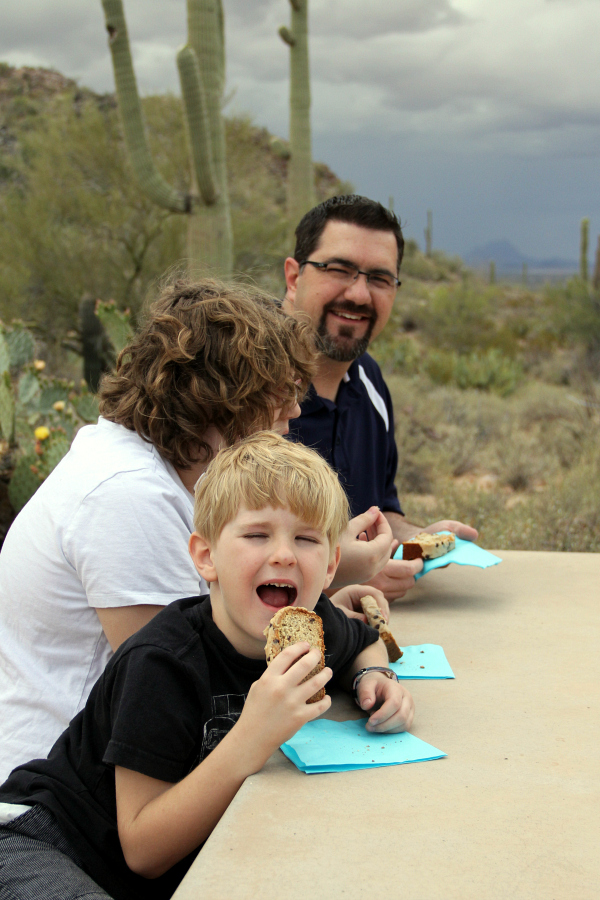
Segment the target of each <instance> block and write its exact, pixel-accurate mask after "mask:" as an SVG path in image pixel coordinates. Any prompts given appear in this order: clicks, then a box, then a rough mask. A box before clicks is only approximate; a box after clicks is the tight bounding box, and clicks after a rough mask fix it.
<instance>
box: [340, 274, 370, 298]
mask: <svg viewBox="0 0 600 900" xmlns="http://www.w3.org/2000/svg"><path fill="white" fill-rule="evenodd" d="M344 297H346V299H347V300H354V302H355V303H362V304H368V305H369V306H371V305H372V304H373V298H372V297H371V291H370V290H369V285H368V284H367V276H366V275H364V274H363V273H362V272H359V273H358V275H357V277H356V278H355V279H354V281H352V282H350V284H349V285H348V287H347V288H346V290H345V291H344Z"/></svg>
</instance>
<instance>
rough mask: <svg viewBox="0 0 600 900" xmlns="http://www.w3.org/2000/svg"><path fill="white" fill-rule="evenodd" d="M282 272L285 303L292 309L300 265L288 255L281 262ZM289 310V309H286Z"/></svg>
mask: <svg viewBox="0 0 600 900" xmlns="http://www.w3.org/2000/svg"><path fill="white" fill-rule="evenodd" d="M283 272H284V275H285V286H286V294H285V299H286V305H287V306H288V307H291V308H292V309H293V307H294V300H295V299H296V287H297V284H298V276H299V275H300V266H299V264H298V261H297V260H295V259H294V258H293V256H288V258H287V259H286V261H285V262H284V264H283ZM288 311H289V309H288Z"/></svg>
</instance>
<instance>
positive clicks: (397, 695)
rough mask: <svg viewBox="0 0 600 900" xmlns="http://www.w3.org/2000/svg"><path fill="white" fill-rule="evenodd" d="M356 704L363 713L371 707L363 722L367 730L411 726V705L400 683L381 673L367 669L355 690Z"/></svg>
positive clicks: (393, 730)
mask: <svg viewBox="0 0 600 900" xmlns="http://www.w3.org/2000/svg"><path fill="white" fill-rule="evenodd" d="M356 692H357V694H358V705H359V706H360V708H361V709H362V710H364V712H369V710H372V709H373V708H374V707H377V709H376V711H375V712H373V713H372V714H371V716H370V717H369V721H368V722H367V726H366V727H367V731H374V732H382V733H383V732H388V733H397V732H399V731H408V730H409V728H410V726H411V725H412V722H413V718H414V714H415V704H414V701H413V698H412V697H411V695H410V693H409V692H408V691H407V690H406V688H404V687H402V685H401V684H400V682H398V681H392V680H391V678H386V676H385V675H384V674H383V673H382V672H367V674H366V675H363V677H362V678H361V680H360V681H359V683H358V687H357V689H356Z"/></svg>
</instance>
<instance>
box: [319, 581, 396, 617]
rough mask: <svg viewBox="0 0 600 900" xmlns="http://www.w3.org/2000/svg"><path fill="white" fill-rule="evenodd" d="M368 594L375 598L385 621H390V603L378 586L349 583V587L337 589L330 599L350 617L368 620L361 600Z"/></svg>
mask: <svg viewBox="0 0 600 900" xmlns="http://www.w3.org/2000/svg"><path fill="white" fill-rule="evenodd" d="M367 594H368V595H369V596H371V597H374V598H375V600H376V601H377V605H378V606H379V609H380V610H381V613H382V615H383V617H384V619H385V621H386V622H389V620H390V605H389V603H388V602H387V600H386V599H385V597H384V595H383V593H382V592H381V591H378V590H377V588H374V587H372V585H365V584H349V585H348V586H347V587H344V588H341V589H340V590H339V591H336V592H335V594H332V595H331V596H330V598H329V599H330V600H331V602H332V603H333V605H334V606H337V607H339V608H340V609H341V610H342V611H343V612H345V613H346V615H347V616H348V618H349V619H360V620H361V622H366V621H367V617H366V616H365V614H364V612H363V609H362V606H361V605H360V600H361V597H366V596H367Z"/></svg>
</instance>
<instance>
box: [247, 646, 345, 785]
mask: <svg viewBox="0 0 600 900" xmlns="http://www.w3.org/2000/svg"><path fill="white" fill-rule="evenodd" d="M320 658H321V657H320V653H319V651H318V650H317V649H316V648H315V647H313V648H311V646H310V644H309V643H308V642H307V641H299V642H298V643H297V644H293V645H292V646H291V647H286V648H285V650H282V651H281V653H280V654H279V656H277V657H276V658H275V659H274V660H273V662H272V663H271V664H270V666H269V667H268V669H267V671H266V672H264V673H263V674H262V675H261V677H260V678H259V679H258V681H255V682H254V684H253V685H252V687H251V688H250V690H249V692H248V697H247V699H246V702H245V704H244V709H243V710H242V714H241V716H240V718H239V720H238V722H237V723H236V725H235V726H234V729H235V730H236V731H237V732H238V733H239V732H244V733H245V742H246V743H245V746H246V747H247V753H248V754H249V756H251V757H254V756H256V763H255V764H253V765H252V769H253V771H258V770H259V769H261V768H262V766H263V765H264V763H265V762H266V760H267V759H268V758H269V756H270V755H271V753H274V752H275V750H276V749H277V748H278V747H280V746H281V744H283V743H285V741H287V740H289V739H290V738H291V737H292V736H293V735H294V734H296V732H297V731H298V729H299V728H301V727H302V726H303V725H305V724H306V723H307V722H310V721H311V720H312V719H316V718H317V717H318V716H320V715H322V713H324V712H326V711H327V710H328V709H329V707H330V706H331V697H329V696H327V695H326V696H325V697H324V698H323V700H319V701H318V702H317V703H307V702H306V701H307V700H308V699H309V697H312V696H313V694H316V693H317V691H320V690H321V688H322V687H325V685H326V684H327V682H328V681H329V679H330V678H331V676H332V675H333V672H332V671H331V669H329V668H327V667H325V668H324V669H322V671H321V672H318V673H317V674H316V675H313V677H312V678H310V679H309V680H308V681H305V682H304V683H303V684H302V683H301V682H302V679H303V678H306V676H307V675H308V673H309V672H310V671H311V669H314V667H315V666H316V665H317V663H318V662H319V659H320Z"/></svg>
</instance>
